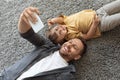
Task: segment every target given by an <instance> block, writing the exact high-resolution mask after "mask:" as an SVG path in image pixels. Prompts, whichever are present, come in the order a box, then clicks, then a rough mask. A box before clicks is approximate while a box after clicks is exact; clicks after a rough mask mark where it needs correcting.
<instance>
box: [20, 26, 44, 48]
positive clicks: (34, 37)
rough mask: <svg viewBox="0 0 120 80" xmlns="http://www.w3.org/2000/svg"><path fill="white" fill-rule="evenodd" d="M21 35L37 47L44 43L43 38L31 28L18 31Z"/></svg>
mask: <svg viewBox="0 0 120 80" xmlns="http://www.w3.org/2000/svg"><path fill="white" fill-rule="evenodd" d="M20 35H21V37H23V38H24V39H26V40H28V41H29V42H30V43H32V44H33V45H34V46H36V47H38V46H41V45H44V44H45V41H44V38H43V37H42V36H40V35H38V34H37V33H35V32H34V31H33V29H32V28H31V29H30V30H28V31H27V32H26V33H20Z"/></svg>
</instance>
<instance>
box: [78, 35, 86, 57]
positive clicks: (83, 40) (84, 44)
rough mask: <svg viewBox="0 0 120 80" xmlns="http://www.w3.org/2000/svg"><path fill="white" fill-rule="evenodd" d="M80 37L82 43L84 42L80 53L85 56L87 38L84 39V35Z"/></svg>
mask: <svg viewBox="0 0 120 80" xmlns="http://www.w3.org/2000/svg"><path fill="white" fill-rule="evenodd" d="M78 39H80V40H81V42H82V44H83V46H84V47H83V50H82V51H81V52H80V55H81V56H83V55H84V54H85V53H86V51H87V43H86V40H85V39H83V38H82V37H80V38H78Z"/></svg>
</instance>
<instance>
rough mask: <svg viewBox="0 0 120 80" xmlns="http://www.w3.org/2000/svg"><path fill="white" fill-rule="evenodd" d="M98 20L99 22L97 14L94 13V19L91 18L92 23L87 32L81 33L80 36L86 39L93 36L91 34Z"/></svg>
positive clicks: (93, 32) (93, 33)
mask: <svg viewBox="0 0 120 80" xmlns="http://www.w3.org/2000/svg"><path fill="white" fill-rule="evenodd" d="M99 22H100V20H99V18H98V16H97V15H94V20H93V23H92V25H91V27H90V29H89V31H88V32H87V34H82V35H81V37H82V38H84V39H86V40H89V39H91V38H93V36H94V35H95V33H96V30H97V27H98V24H99Z"/></svg>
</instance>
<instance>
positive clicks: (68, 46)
mask: <svg viewBox="0 0 120 80" xmlns="http://www.w3.org/2000/svg"><path fill="white" fill-rule="evenodd" d="M71 47H72V44H70V43H69V44H67V48H68V50H69V51H70V49H71Z"/></svg>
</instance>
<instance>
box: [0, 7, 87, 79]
mask: <svg viewBox="0 0 120 80" xmlns="http://www.w3.org/2000/svg"><path fill="white" fill-rule="evenodd" d="M31 10H32V11H33V12H36V13H37V10H35V9H33V8H31ZM26 24H27V25H26ZM25 25H26V26H25ZM18 30H19V32H20V34H21V36H22V37H23V38H25V39H27V40H28V41H29V42H31V43H32V44H33V45H35V47H36V48H35V50H34V51H33V52H32V53H30V54H28V55H27V56H25V57H24V58H23V59H21V60H20V61H18V62H16V63H15V64H14V65H12V66H11V67H9V68H7V69H4V71H3V73H2V75H1V77H0V80H75V78H74V75H73V74H74V73H75V68H74V66H73V64H71V63H70V62H71V61H72V60H78V59H80V58H81V57H82V55H83V53H85V51H86V44H85V43H84V41H83V40H82V39H78V38H75V39H71V40H69V41H67V42H65V43H64V44H63V45H62V46H61V47H59V46H56V45H53V44H52V43H50V42H49V41H48V42H47V41H45V40H44V38H43V37H42V36H40V35H38V34H37V33H34V31H33V30H32V28H31V27H30V26H29V23H28V20H26V21H25V18H24V17H23V14H21V17H20V20H19V25H18Z"/></svg>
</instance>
